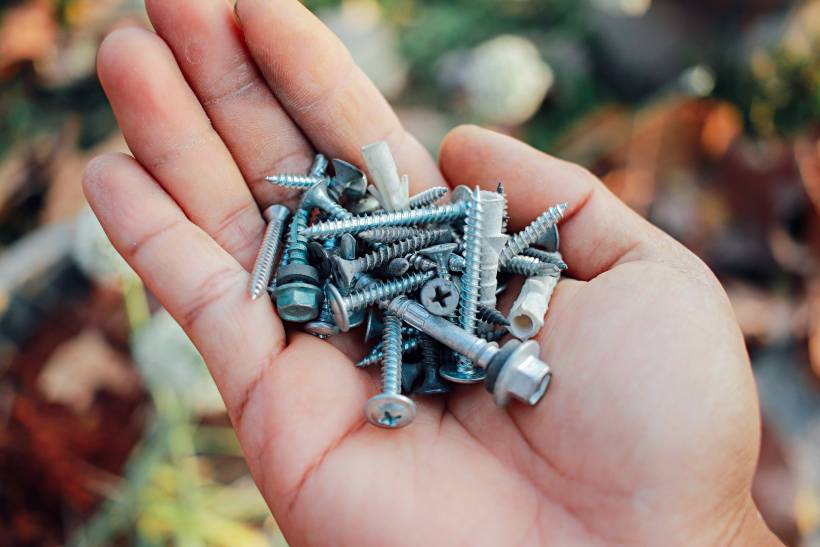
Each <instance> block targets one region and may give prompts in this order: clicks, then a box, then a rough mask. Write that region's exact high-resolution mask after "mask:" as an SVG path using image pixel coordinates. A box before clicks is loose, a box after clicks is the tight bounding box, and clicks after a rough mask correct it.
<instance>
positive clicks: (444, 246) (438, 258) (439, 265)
mask: <svg viewBox="0 0 820 547" xmlns="http://www.w3.org/2000/svg"><path fill="white" fill-rule="evenodd" d="M456 249H458V244H457V243H440V244H439V245H434V246H433V247H428V248H426V249H422V250H421V251H419V254H421V255H423V256H425V257H427V258H429V259H430V260H432V261H433V262H434V263H435V266H436V273H437V274H438V276H439V277H440V278H442V279H447V280H449V279H450V256H451V255H452V254H453V253H454V252H455V251H456Z"/></svg>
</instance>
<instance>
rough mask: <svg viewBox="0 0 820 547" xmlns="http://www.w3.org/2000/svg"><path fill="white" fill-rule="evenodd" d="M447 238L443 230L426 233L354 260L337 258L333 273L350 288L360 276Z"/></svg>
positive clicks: (334, 258) (334, 259) (334, 262)
mask: <svg viewBox="0 0 820 547" xmlns="http://www.w3.org/2000/svg"><path fill="white" fill-rule="evenodd" d="M446 236H447V233H446V232H442V231H441V230H436V231H429V232H428V231H425V232H422V233H420V234H419V235H416V236H413V237H411V238H409V239H404V240H402V241H397V242H396V243H392V244H390V245H385V246H384V247H380V248H378V249H376V250H374V251H372V252H370V253H367V254H366V255H364V256H363V257H361V258H356V259H354V260H346V259H344V258H342V257H339V256H335V257H333V259H332V264H333V273H334V274H335V276H336V279H337V280H338V281H339V282H340V283H341V284H342V285H343V286H346V287H349V286H350V285H351V284H352V283H353V279H354V278H355V277H356V276H357V275H358V274H360V273H362V272H368V271H370V270H374V269H376V268H378V267H379V266H382V265H384V264H387V263H388V262H390V261H391V260H393V259H394V258H397V257H400V256H404V255H406V254H408V253H411V252H413V251H415V250H418V249H421V248H422V247H426V246H428V245H430V244H432V243H437V242H439V241H441V240H442V239H444V238H445V237H446Z"/></svg>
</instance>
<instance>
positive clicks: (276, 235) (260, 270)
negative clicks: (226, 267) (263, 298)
mask: <svg viewBox="0 0 820 547" xmlns="http://www.w3.org/2000/svg"><path fill="white" fill-rule="evenodd" d="M262 216H263V217H264V218H265V220H267V221H268V226H267V228H265V235H264V237H263V238H262V244H261V245H260V246H259V253H257V255H256V262H255V263H254V265H253V273H251V282H250V287H249V291H250V295H251V299H253V300H256V299H257V298H259V296H260V295H261V294H262V293H263V292H265V289H266V288H267V287H268V283H270V279H271V275H272V274H273V263H274V261H275V260H276V255H278V254H279V247H280V246H281V242H282V229H283V228H284V226H285V221H287V219H288V217H289V216H290V211H289V210H288V208H287V207H285V206H284V205H271V206H270V207H268V208H267V209H265V212H264V213H262Z"/></svg>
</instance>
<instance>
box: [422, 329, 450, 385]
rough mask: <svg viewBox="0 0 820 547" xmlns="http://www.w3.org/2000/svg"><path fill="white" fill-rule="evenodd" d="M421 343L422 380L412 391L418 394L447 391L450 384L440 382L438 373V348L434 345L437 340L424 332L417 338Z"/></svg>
mask: <svg viewBox="0 0 820 547" xmlns="http://www.w3.org/2000/svg"><path fill="white" fill-rule="evenodd" d="M419 339H420V341H421V343H420V344H419V346H420V348H421V366H422V367H423V368H424V380H423V381H422V383H421V385H420V386H418V387H417V388H416V389H415V390H414V391H413V393H417V394H419V395H436V394H438V393H448V392H449V391H450V386H449V385H447V382H442V381H441V378H440V377H439V374H438V369H439V358H440V355H441V354H440V352H439V348H438V347H436V344H437V343H438V342H436V341H434V340H433V339H432V338H430V337H429V336H428V335H426V334H422V335H421V337H420V338H419Z"/></svg>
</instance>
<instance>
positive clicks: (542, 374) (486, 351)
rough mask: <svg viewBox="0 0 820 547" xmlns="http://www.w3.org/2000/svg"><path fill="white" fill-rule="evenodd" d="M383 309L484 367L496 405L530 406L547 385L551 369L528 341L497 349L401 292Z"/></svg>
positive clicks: (488, 386) (488, 388) (516, 341)
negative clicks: (514, 402)
mask: <svg viewBox="0 0 820 547" xmlns="http://www.w3.org/2000/svg"><path fill="white" fill-rule="evenodd" d="M387 309H388V310H389V311H391V312H393V313H394V314H396V315H397V316H398V317H399V318H400V319H401V320H402V321H404V322H405V323H407V324H408V325H410V326H411V327H414V328H416V329H418V330H420V331H421V332H423V333H425V334H428V335H429V336H430V337H431V338H433V339H434V340H437V341H439V342H441V343H442V344H444V345H445V346H447V347H448V348H450V349H451V350H453V351H455V352H457V353H460V354H461V355H464V356H465V357H467V358H468V359H470V360H471V361H472V362H473V363H475V364H476V365H477V366H479V367H481V368H482V369H486V371H487V383H486V384H485V387H486V388H487V391H489V392H491V393H492V394H493V396H494V398H495V402H496V403H497V404H499V405H505V404H507V403H508V402H509V400H510V398H511V397H514V398H516V399H518V400H519V401H521V402H523V403H526V404H528V405H534V404H536V403H537V402H538V401H539V400H540V399H541V397H542V396H543V395H544V393H545V392H546V391H547V387H549V383H550V378H551V377H552V372H551V370H550V367H549V365H547V364H546V363H545V362H543V361H542V360H541V359H539V358H538V354H539V351H540V349H539V346H538V344H537V343H536V342H534V341H532V340H530V341H528V342H524V343H521V342H519V341H518V340H510V341H509V342H507V343H506V344H504V346H503V347H501V348H499V347H498V344H497V343H496V342H488V341H487V340H484V339H482V338H479V337H478V336H476V335H474V334H470V333H469V332H467V331H465V330H464V329H462V328H460V327H458V326H457V325H454V324H452V323H450V322H449V321H447V320H446V319H444V318H442V317H438V316H435V315H433V314H432V313H430V312H428V311H427V310H425V309H424V306H422V305H421V304H419V303H418V302H414V301H413V300H410V299H409V298H407V297H406V296H403V295H402V296H398V297H396V298H394V299H393V300H391V301H390V303H389V304H388V305H387Z"/></svg>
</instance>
